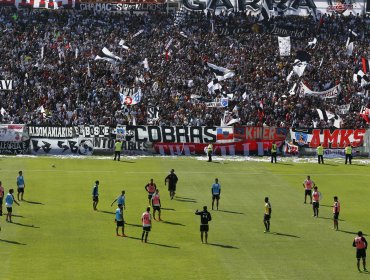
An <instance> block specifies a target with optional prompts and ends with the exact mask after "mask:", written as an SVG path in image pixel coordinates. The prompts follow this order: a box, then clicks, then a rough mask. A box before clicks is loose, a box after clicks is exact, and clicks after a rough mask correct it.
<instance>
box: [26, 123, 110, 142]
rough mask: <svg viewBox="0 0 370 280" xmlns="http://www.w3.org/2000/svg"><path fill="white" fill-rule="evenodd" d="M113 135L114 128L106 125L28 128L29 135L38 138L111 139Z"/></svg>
mask: <svg viewBox="0 0 370 280" xmlns="http://www.w3.org/2000/svg"><path fill="white" fill-rule="evenodd" d="M111 133H112V128H111V127H109V126H105V125H80V126H28V135H29V136H30V137H36V138H48V139H50V138H51V139H53V138H55V139H65V138H76V137H87V138H90V137H110V136H111Z"/></svg>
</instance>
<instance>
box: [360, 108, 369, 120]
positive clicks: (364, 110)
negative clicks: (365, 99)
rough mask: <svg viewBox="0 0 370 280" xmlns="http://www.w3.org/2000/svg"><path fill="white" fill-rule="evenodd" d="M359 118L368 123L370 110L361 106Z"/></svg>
mask: <svg viewBox="0 0 370 280" xmlns="http://www.w3.org/2000/svg"><path fill="white" fill-rule="evenodd" d="M360 116H361V117H362V118H363V119H364V120H365V121H366V122H367V123H370V109H369V108H367V107H365V106H362V107H361V110H360Z"/></svg>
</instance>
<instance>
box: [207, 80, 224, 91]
mask: <svg viewBox="0 0 370 280" xmlns="http://www.w3.org/2000/svg"><path fill="white" fill-rule="evenodd" d="M207 87H208V92H209V93H210V94H218V93H219V92H220V90H221V89H222V86H221V85H220V84H219V82H218V80H217V79H214V80H212V81H211V82H209V83H208V85H207Z"/></svg>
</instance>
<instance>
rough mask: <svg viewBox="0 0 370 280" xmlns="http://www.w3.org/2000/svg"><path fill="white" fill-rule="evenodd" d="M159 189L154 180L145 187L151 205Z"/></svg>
mask: <svg viewBox="0 0 370 280" xmlns="http://www.w3.org/2000/svg"><path fill="white" fill-rule="evenodd" d="M156 189H157V185H156V184H155V183H154V181H153V179H150V182H149V183H148V184H146V185H145V190H146V191H147V192H148V200H149V205H151V201H152V196H153V194H154V193H155V190H156Z"/></svg>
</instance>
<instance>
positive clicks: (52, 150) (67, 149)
mask: <svg viewBox="0 0 370 280" xmlns="http://www.w3.org/2000/svg"><path fill="white" fill-rule="evenodd" d="M30 145H31V147H30V149H31V153H32V154H33V155H92V153H93V150H94V147H93V142H92V140H91V139H84V138H72V139H70V138H68V139H45V138H31V144H30Z"/></svg>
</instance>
